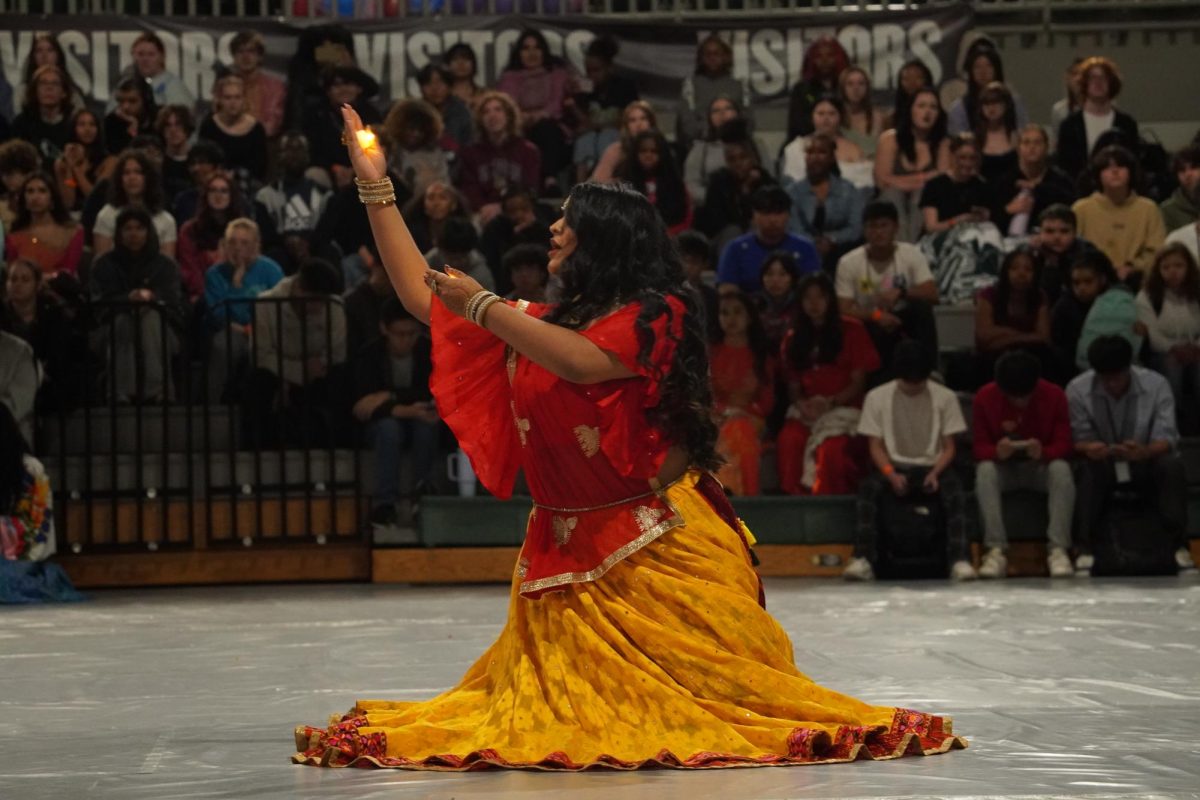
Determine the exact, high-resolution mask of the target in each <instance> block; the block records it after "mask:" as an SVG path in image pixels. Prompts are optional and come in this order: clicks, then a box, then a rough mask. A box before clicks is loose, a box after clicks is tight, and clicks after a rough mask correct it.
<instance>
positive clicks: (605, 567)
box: [520, 497, 687, 594]
mask: <svg viewBox="0 0 1200 800" xmlns="http://www.w3.org/2000/svg"><path fill="white" fill-rule="evenodd" d="M663 502H664V503H665V504H666V506H667V508H669V509H671V514H672V515H673V516H672V517H671V518H670V519H664V520H663V521H662V522H660V523H658V524H657V525H655V526H654V527H653V528H651V529H650V530H648V531H646V532H645V533H643V534H642V535H641V536H639V537H637V538H636V539H634V540H633V541H631V542H629V543H628V544H625V545H623V546H621V547H618V548H617V549H616V550H614V551H612V552H611V553H609V554H608V556H607V557H606V558H605V559H604V560H603V561H601V562H600V565H599V566H597V567H596V568H595V569H590V570H588V571H587V572H563V573H560V574H558V575H550V576H549V577H546V578H538V579H537V580H535V581H523V582H522V583H521V589H520V591H521V594H525V593H526V592H540V591H542V590H543V589H551V588H553V587H555V586H565V585H566V584H569V583H587V582H588V581H594V580H596V579H597V578H600V577H602V576H603V575H604V573H606V572H608V571H609V570H610V569H612V568H613V567H614V566H615V565H616V564H618V563H619V562H621V561H624V560H625V559H626V558H628V557H629V556H631V555H633V554H634V553H636V552H637V551H638V550H641V549H642V548H643V547H645V546H646V545H648V544H650V543H651V542H653V541H654V540H655V539H657V538H658V537H660V536H662V535H663V534H664V533H666V532H667V531H669V530H671V529H672V528H679V527H683V526H686V525H687V523H686V522H684V519H683V516H682V515H681V514H680V513H679V509H677V508H675V505H674V504H673V503H672V502H671V501H670V500H667V499H666V498H665V497H664V498H663Z"/></svg>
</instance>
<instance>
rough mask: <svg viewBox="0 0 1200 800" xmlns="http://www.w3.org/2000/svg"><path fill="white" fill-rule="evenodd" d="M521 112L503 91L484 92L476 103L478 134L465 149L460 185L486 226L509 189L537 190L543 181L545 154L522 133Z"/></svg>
mask: <svg viewBox="0 0 1200 800" xmlns="http://www.w3.org/2000/svg"><path fill="white" fill-rule="evenodd" d="M521 127H522V126H521V112H520V111H519V110H518V109H517V104H516V103H515V102H513V99H512V98H511V97H509V96H508V95H506V94H504V93H502V92H485V93H483V94H482V95H480V96H479V98H478V102H477V104H476V105H475V129H476V134H477V135H476V137H475V141H474V142H473V143H472V144H469V145H467V146H466V147H464V148H463V149H462V153H461V155H462V158H461V160H460V162H459V163H460V164H461V165H462V166H461V168H460V170H459V184H458V188H460V189H462V193H463V194H464V195H465V196H466V198H467V202H468V203H470V204H471V208H473V209H475V210H476V211H477V212H478V213H479V222H480V224H482V225H487V224H488V222H490V221H491V220H492V217H494V216H496V215H497V214H499V213H500V200H501V198H502V197H504V195H505V194H506V193H507V192H508V190H509V189H514V188H517V187H523V188H525V189H529V190H531V191H533V192H536V191H537V189H538V187H539V185H540V183H539V181H540V180H541V172H542V155H541V152H540V151H539V150H538V149H537V147H535V146H534V144H533V142H531V141H529V140H528V139H526V138H525V137H524V136H522V135H521Z"/></svg>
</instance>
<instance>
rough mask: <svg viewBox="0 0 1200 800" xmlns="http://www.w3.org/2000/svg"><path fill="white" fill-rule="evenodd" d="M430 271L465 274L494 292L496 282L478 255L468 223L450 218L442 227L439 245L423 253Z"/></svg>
mask: <svg viewBox="0 0 1200 800" xmlns="http://www.w3.org/2000/svg"><path fill="white" fill-rule="evenodd" d="M425 261H426V262H427V263H428V264H429V267H430V268H431V269H436V270H444V269H445V268H446V267H450V268H452V269H456V270H458V271H459V272H462V273H465V274H467V275H469V276H471V277H472V278H474V279H475V280H477V281H479V285H480V286H482V287H483V288H485V289H487V290H488V291H495V289H496V279H495V277H494V276H493V275H492V271H491V270H490V269H488V265H487V260H486V259H484V257H483V254H482V253H480V252H479V234H478V233H476V232H475V226H474V225H472V224H471V222H470V220H466V219H460V218H458V217H451V218H450V219H448V220H446V222H445V224H444V225H443V226H442V241H441V244H439V245H438V246H437V247H435V248H433V249H432V250H430V251H428V252H427V253H425Z"/></svg>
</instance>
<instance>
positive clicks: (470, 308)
mask: <svg viewBox="0 0 1200 800" xmlns="http://www.w3.org/2000/svg"><path fill="white" fill-rule="evenodd" d="M489 294H491V292H489V291H488V290H487V289H480V290H479V291H478V292H476V293H475V294H473V295H471V298H470V299H469V300H467V306H466V308H465V309H463V316H464V317H466V319H467V320H468V321H470V322H475V313H476V312H477V311H478V310H479V305H480V303H482V302H483V301H484V300H486V299H487V297H488V295H489Z"/></svg>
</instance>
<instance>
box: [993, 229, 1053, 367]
mask: <svg viewBox="0 0 1200 800" xmlns="http://www.w3.org/2000/svg"><path fill="white" fill-rule="evenodd" d="M1040 271H1041V265H1040V264H1039V263H1038V260H1037V257H1036V256H1035V255H1034V253H1033V251H1032V250H1030V249H1029V248H1027V247H1021V248H1018V249H1016V250H1013V251H1012V252H1011V253H1009V254H1008V255H1007V256H1005V257H1004V262H1003V263H1002V264H1001V265H1000V277H999V279H998V280H997V281H996V283H995V284H993V285H992V286H989V287H987V288H986V289H984V290H983V291H981V292H980V293H979V295H978V296H977V297H976V299H975V351H976V357H977V364H978V366H979V368H980V372H981V374H982V375H983V376H985V377H984V379H983V381H981V383H986V382H987V376H990V375H992V374H993V373H994V372H995V365H996V363H997V360H998V359H999V358H1000V356H1001V355H1003V354H1004V353H1007V352H1010V351H1012V350H1023V351H1025V352H1027V353H1030V354H1031V355H1033V356H1035V357H1036V358H1037V359H1038V361H1039V362H1040V363H1041V364H1042V370H1043V373H1044V374H1051V371H1052V370H1053V369H1054V368H1055V360H1054V356H1053V353H1052V351H1051V349H1050V304H1049V302H1048V301H1047V300H1046V295H1045V293H1044V292H1043V291H1042V289H1041V276H1040V275H1039V272H1040Z"/></svg>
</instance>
